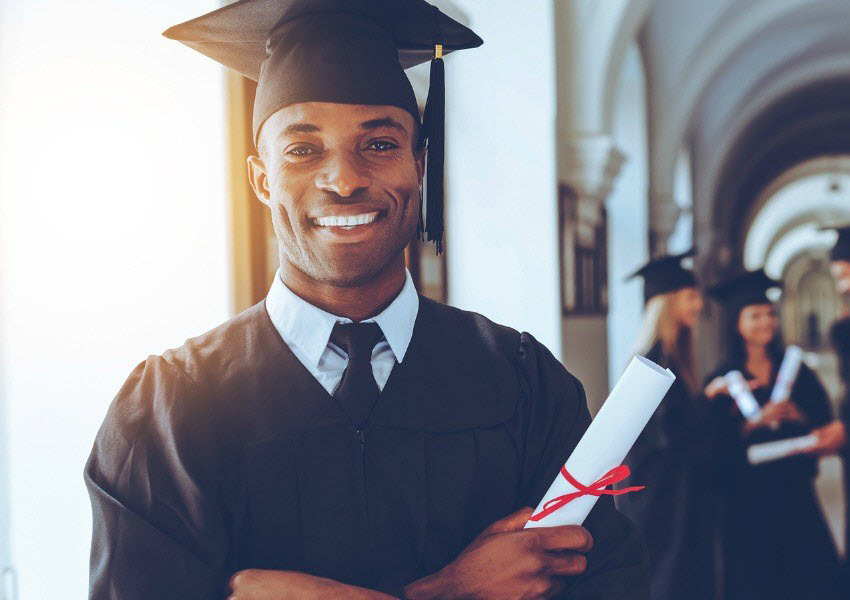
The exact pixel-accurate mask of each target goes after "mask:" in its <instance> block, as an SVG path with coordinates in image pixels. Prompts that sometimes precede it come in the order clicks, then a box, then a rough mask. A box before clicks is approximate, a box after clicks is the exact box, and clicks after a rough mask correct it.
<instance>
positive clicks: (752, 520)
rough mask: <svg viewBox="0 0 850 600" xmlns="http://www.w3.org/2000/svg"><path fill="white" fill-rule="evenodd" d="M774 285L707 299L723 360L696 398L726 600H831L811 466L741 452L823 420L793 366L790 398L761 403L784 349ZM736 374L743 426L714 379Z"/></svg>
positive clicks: (763, 281) (718, 291)
mask: <svg viewBox="0 0 850 600" xmlns="http://www.w3.org/2000/svg"><path fill="white" fill-rule="evenodd" d="M778 285H779V282H777V281H775V280H773V279H771V278H769V277H768V276H767V275H766V274H765V273H764V271H762V270H759V271H754V272H749V273H745V274H744V275H742V276H739V277H736V278H734V279H732V280H730V281H727V282H724V283H723V284H721V285H718V286H715V287H714V288H712V289H711V290H710V292H711V293H712V295H714V296H716V297H717V298H718V299H719V300H720V301H721V302H722V303H723V304H724V305H725V308H726V309H727V311H728V316H729V318H730V320H729V323H728V327H729V329H728V332H727V338H726V340H727V352H726V360H725V361H724V362H723V364H721V365H719V366H718V368H717V369H716V371H715V374H714V376H713V377H711V378H709V380H710V383H709V384H708V385H707V386H706V388H705V395H706V397H708V398H709V399H710V400H711V401H712V403H713V413H714V416H715V425H716V428H715V433H716V442H715V461H716V467H717V471H718V481H719V482H720V483H721V485H722V489H723V497H724V511H723V513H724V516H723V520H722V527H721V529H722V537H723V557H724V560H723V565H724V576H725V590H726V592H725V596H724V597H725V598H726V600H738V599H741V600H744V599H746V600H761V599H765V600H767V599H770V600H782V599H787V600H792V599H793V600H797V599H800V598H819V599H831V598H836V599H837V598H838V597H839V596H838V591H837V577H838V573H839V571H838V557H837V553H836V550H835V546H834V544H833V541H832V537H831V536H830V533H829V529H828V528H827V524H826V521H825V519H824V517H823V514H822V512H821V510H820V506H819V505H818V501H817V498H816V496H815V489H814V478H815V476H816V475H817V460H816V459H814V458H812V457H810V456H804V455H796V456H791V457H788V458H784V459H781V460H776V461H773V462H768V463H763V464H760V465H757V466H752V465H751V464H750V463H749V462H748V460H747V447H748V446H750V445H751V444H754V443H759V442H767V441H773V440H778V439H784V438H790V437H795V436H800V435H804V434H806V433H809V432H810V431H811V430H812V429H813V428H816V427H820V426H822V425H824V424H826V423H827V422H829V421H830V420H831V418H832V416H831V411H830V406H829V400H828V398H827V395H826V392H825V390H824V388H823V386H822V385H821V383H820V381H819V380H818V378H817V376H816V375H815V374H814V372H813V371H812V370H811V369H809V368H808V367H807V366H806V365H805V364H803V365H801V367H800V371H799V373H798V375H797V378H796V380H795V382H794V384H793V386H792V389H791V395H790V398H789V399H788V400H786V401H784V402H770V393H771V390H772V388H773V385H774V383H775V381H776V374H777V370H778V369H779V365H780V364H781V362H782V357H783V354H784V347H783V345H782V341H781V338H780V335H779V327H778V322H777V318H776V313H775V310H774V307H773V304H772V303H771V301H770V300H769V299H768V297H767V290H768V289H770V288H771V287H777V286H778ZM733 370H737V371H740V372H741V373H742V374H743V375H744V377H745V378H746V379H747V380H748V383H749V385H750V388H751V389H752V392H753V396H754V397H755V398H756V400H757V401H758V403H759V405H760V406H761V413H760V417H759V418H757V419H755V420H752V421H750V420H746V419H745V418H744V417H743V416H742V415H741V412H740V411H739V410H738V408H737V406H736V405H735V403H734V401H733V400H732V398H731V397H730V396H729V391H728V388H727V387H726V384H725V380H724V378H723V375H724V374H726V373H728V372H729V371H733Z"/></svg>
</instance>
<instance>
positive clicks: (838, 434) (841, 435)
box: [805, 420, 847, 456]
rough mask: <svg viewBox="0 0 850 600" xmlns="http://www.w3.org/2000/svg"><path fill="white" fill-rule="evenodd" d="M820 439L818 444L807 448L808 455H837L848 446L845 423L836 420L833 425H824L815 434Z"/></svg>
mask: <svg viewBox="0 0 850 600" xmlns="http://www.w3.org/2000/svg"><path fill="white" fill-rule="evenodd" d="M812 433H813V434H815V435H816V436H817V438H818V442H817V444H815V445H814V446H812V447H810V448H807V449H806V450H805V452H806V454H819V455H821V456H823V455H826V454H835V453H836V452H838V451H839V450H841V449H842V448H844V447H846V446H847V429H846V428H845V427H844V423H842V422H841V421H838V420H835V421H833V422H832V423H829V424H827V425H824V426H823V427H821V428H819V429H815V430H814V431H813V432H812Z"/></svg>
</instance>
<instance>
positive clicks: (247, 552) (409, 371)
mask: <svg viewBox="0 0 850 600" xmlns="http://www.w3.org/2000/svg"><path fill="white" fill-rule="evenodd" d="M166 35H168V36H169V37H174V38H177V39H180V40H182V41H184V42H185V43H186V44H187V45H189V46H191V47H193V48H195V49H198V50H199V51H201V52H203V53H205V54H208V55H210V56H212V57H213V58H215V59H216V60H219V61H220V62H223V63H224V64H226V65H228V66H230V67H232V68H235V69H237V70H239V71H240V72H242V73H243V74H246V75H249V76H252V77H254V78H255V79H258V80H259V81H258V91H257V101H256V104H255V107H254V133H255V141H256V142H257V146H258V155H257V156H254V157H251V158H250V159H249V176H250V180H251V184H252V186H253V188H254V190H255V192H256V194H257V196H258V198H259V199H260V200H261V201H262V202H263V203H265V204H266V205H267V206H268V208H269V209H270V212H271V216H272V221H273V224H274V228H275V233H276V235H277V238H278V242H279V249H280V252H279V254H280V270H279V272H278V274H277V276H276V277H275V280H274V283H273V285H272V287H271V290H270V291H269V294H268V297H267V298H266V299H265V301H264V302H262V303H260V304H258V305H256V306H254V307H252V308H250V309H248V310H247V311H245V312H243V313H242V314H240V315H238V316H236V317H235V318H233V319H231V320H230V321H227V322H226V323H224V324H223V325H221V326H219V327H217V328H215V329H213V330H212V331H210V332H208V333H206V334H204V335H202V336H200V337H197V338H194V339H191V340H189V341H187V342H186V343H185V344H184V345H183V346H181V347H180V348H177V349H174V350H168V351H166V352H165V353H163V354H162V355H161V356H151V357H149V358H148V359H147V360H145V361H144V362H143V363H141V364H139V365H138V366H137V367H136V369H135V370H134V371H133V372H132V373H131V375H130V376H129V378H128V379H127V381H126V383H125V384H124V386H123V387H122V389H121V390H120V391H119V393H118V395H117V397H116V398H115V400H114V401H113V403H112V405H111V406H110V408H109V412H108V414H107V416H106V419H105V421H104V423H103V426H102V427H101V429H100V431H99V433H98V435H97V439H96V440H95V444H94V448H93V450H92V453H91V456H90V458H89V461H88V463H87V465H86V469H85V479H86V484H87V486H88V489H89V493H90V496H91V500H92V507H93V515H94V533H93V540H92V554H91V584H90V597H91V598H95V599H98V600H99V599H105V598H119V599H121V600H133V599H136V598H139V599H141V598H145V599H148V598H180V599H191V598H223V597H225V596H226V595H227V594H228V593H229V591H232V593H233V596H232V597H233V598H238V599H239V600H246V599H247V600H251V599H262V598H269V599H271V598H275V599H277V598H290V597H295V598H310V597H315V598H322V597H362V598H381V597H386V596H385V594H387V595H390V596H402V597H407V598H451V597H471V598H486V597H553V596H557V597H564V598H576V599H591V598H592V599H603V598H605V599H607V598H645V597H647V593H648V566H647V562H646V555H645V551H644V549H643V545H642V542H641V540H640V538H639V536H638V535H637V534H636V532H635V529H634V528H633V526H632V525H631V524H630V522H629V521H628V520H627V519H626V518H625V517H623V516H621V515H620V514H619V513H618V512H617V511H616V510H615V509H614V506H613V504H612V502H611V499H610V497H603V498H601V499H600V500H599V502H598V503H597V505H596V507H595V509H594V510H593V511H592V513H591V515H590V516H589V518H588V519H587V521H586V522H585V523H584V526H585V527H578V526H564V527H552V528H541V529H530V530H527V531H524V530H522V527H523V525H524V523H525V522H526V520H527V518H528V517H529V516H530V514H531V512H532V509H531V508H529V507H532V506H535V505H536V504H537V503H538V501H539V500H540V498H541V497H542V496H543V494H544V492H545V491H546V490H547V488H548V486H549V485H550V483H551V482H552V480H553V479H554V478H555V477H556V476H557V474H558V472H559V469H560V467H561V465H562V464H563V463H564V461H565V460H566V458H567V457H568V456H569V454H570V452H571V451H572V449H573V448H574V447H575V445H576V444H577V442H578V440H579V439H580V438H581V436H582V434H583V433H584V431H585V429H586V428H587V426H588V423H589V421H590V417H589V414H588V411H587V408H586V405H585V398H584V392H583V389H582V387H581V384H580V383H579V382H578V381H577V380H576V379H575V378H574V377H573V376H572V375H570V374H569V373H568V372H567V371H566V370H565V369H564V368H563V367H562V366H561V364H560V363H559V362H558V361H557V360H556V359H555V358H554V357H553V356H552V354H551V353H550V352H549V351H548V350H547V349H546V348H545V347H543V346H542V345H541V344H540V343H539V342H537V341H536V340H535V339H534V338H533V337H532V336H531V335H529V334H527V333H519V332H517V331H514V330H512V329H510V328H508V327H504V326H501V325H497V324H495V323H493V322H491V321H489V320H487V319H486V318H484V317H482V316H480V315H477V314H474V313H469V312H464V311H460V310H457V309H454V308H450V307H448V306H444V305H442V304H439V303H436V302H433V301H431V300H428V299H426V298H424V297H421V296H419V295H418V294H417V293H416V290H415V289H414V287H413V283H412V281H411V278H410V275H409V273H407V272H406V270H405V268H404V248H405V246H406V245H407V244H408V242H409V241H410V240H411V238H413V237H414V235H416V233H417V231H421V230H422V229H423V227H422V225H421V223H422V221H421V213H420V202H421V200H420V198H421V191H420V190H421V184H422V179H423V173H424V171H425V152H424V150H423V140H427V145H428V163H429V164H428V180H427V181H428V201H427V204H428V206H427V209H428V213H429V214H428V216H427V220H426V222H425V224H424V229H425V230H426V232H427V233H428V236H429V238H431V239H433V240H435V241H439V240H440V238H441V234H442V231H441V229H442V202H441V200H442V198H441V192H442V188H441V181H442V173H441V170H440V169H441V161H442V157H441V156H440V151H439V146H440V145H441V143H442V137H441V136H442V131H441V129H442V97H441V94H442V89H441V88H442V77H441V75H442V61H441V60H440V59H439V58H438V57H439V56H440V54H441V53H442V52H448V51H451V50H454V49H462V48H469V47H474V46H477V45H479V44H480V43H481V40H480V39H479V38H478V37H477V36H476V35H475V34H474V33H472V32H471V31H470V30H468V29H466V28H465V27H463V26H462V25H460V24H459V23H456V22H455V21H453V20H451V19H449V18H448V17H446V16H444V15H442V13H440V12H439V11H437V10H436V9H434V8H433V7H431V6H430V5H428V4H427V3H425V2H424V1H421V0H403V1H402V0H369V1H365V0H361V1H359V2H349V1H346V0H313V1H307V0H303V1H299V0H286V1H284V0H242V1H241V2H237V3H235V4H233V5H230V6H227V7H224V8H222V9H219V10H217V11H215V12H213V13H210V14H208V15H204V16H202V17H199V18H198V19H194V20H193V21H190V22H188V23H185V24H183V25H180V26H177V27H175V28H172V29H171V30H169V31H168V32H166ZM437 44H439V45H441V46H442V47H441V48H440V47H437V48H435V45H437ZM435 51H436V52H435ZM435 54H436V58H435V60H434V61H432V83H431V94H430V95H429V96H431V97H429V101H428V105H427V107H426V115H425V122H424V124H420V121H419V113H418V109H417V106H416V101H415V98H414V95H413V91H412V89H411V87H410V83H409V82H408V80H407V78H406V76H405V75H404V72H403V66H408V65H410V64H415V63H416V62H422V61H425V60H428V59H430V58H432V57H434V56H435ZM435 85H437V86H438V87H439V88H440V89H438V90H436V92H435ZM432 152H434V154H432ZM435 172H436V175H434V173H435Z"/></svg>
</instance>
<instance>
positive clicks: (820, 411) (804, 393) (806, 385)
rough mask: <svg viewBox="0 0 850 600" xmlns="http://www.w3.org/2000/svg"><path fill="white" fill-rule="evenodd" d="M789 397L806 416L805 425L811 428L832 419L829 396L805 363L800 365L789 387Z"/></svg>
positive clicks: (820, 425)
mask: <svg viewBox="0 0 850 600" xmlns="http://www.w3.org/2000/svg"><path fill="white" fill-rule="evenodd" d="M791 398H792V400H793V401H794V402H795V403H796V404H797V406H798V407H799V408H800V410H801V411H802V412H803V414H804V415H805V416H806V419H808V423H807V425H808V426H809V427H811V428H812V429H816V428H818V427H822V426H823V425H826V424H827V423H829V422H830V421H831V420H832V408H831V407H830V404H829V396H827V394H826V390H825V389H824V387H823V384H822V383H821V382H820V380H819V379H818V376H817V375H815V373H814V371H812V370H811V369H810V368H809V367H808V366H806V365H800V371H799V373H797V379H796V381H795V382H794V385H793V387H792V388H791Z"/></svg>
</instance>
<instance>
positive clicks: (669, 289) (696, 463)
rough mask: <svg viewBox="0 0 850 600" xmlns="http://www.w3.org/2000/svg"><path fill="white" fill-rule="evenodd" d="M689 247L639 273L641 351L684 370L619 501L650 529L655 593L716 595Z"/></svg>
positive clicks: (637, 452)
mask: <svg viewBox="0 0 850 600" xmlns="http://www.w3.org/2000/svg"><path fill="white" fill-rule="evenodd" d="M693 254H694V252H693V250H691V251H689V252H685V253H684V254H677V255H672V256H661V257H658V258H655V259H653V260H651V261H649V262H648V263H647V264H646V265H644V266H642V267H641V268H640V269H638V270H637V271H636V272H635V273H634V274H633V275H632V276H631V277H641V278H643V290H644V299H645V301H646V306H645V308H644V317H643V324H642V326H641V334H640V339H639V340H638V342H637V344H636V347H635V352H636V353H637V354H642V355H644V356H646V357H647V358H648V359H650V360H651V361H653V362H655V363H657V364H659V365H662V366H664V367H668V368H669V369H670V370H671V371H673V373H674V374H675V375H676V381H674V382H673V385H672V386H671V388H670V390H669V391H668V392H667V395H666V396H664V399H663V400H662V401H661V404H660V405H659V407H658V409H657V410H656V411H655V414H654V415H653V416H652V418H651V419H650V421H649V423H648V424H647V426H646V428H645V429H644V430H643V432H642V433H641V435H640V437H638V439H637V442H635V445H634V446H633V447H632V450H631V452H629V454H628V456H627V457H626V459H625V461H624V463H625V464H626V465H628V466H629V468H630V469H631V471H632V476H631V477H630V478H629V479H628V480H627V481H625V482H624V483H623V486H628V485H633V484H634V483H635V482H640V483H641V485H646V489H645V490H644V491H642V492H641V493H640V494H626V495H624V496H619V497H618V498H617V500H616V501H617V508H619V509H620V510H621V511H622V512H623V513H625V514H626V515H627V516H628V517H629V518H631V519H632V520H633V521H634V522H635V523H636V524H637V525H638V527H639V528H640V529H642V530H643V533H644V537H645V538H646V542H647V546H648V548H649V557H650V568H651V591H652V598H653V599H655V600H674V599H678V598H692V599H700V598H704V599H706V600H711V599H713V598H714V591H713V590H714V587H713V578H714V568H713V556H712V553H713V550H712V535H713V533H712V532H713V517H712V515H713V511H712V509H713V502H712V495H711V490H710V478H709V477H708V476H707V473H708V470H709V469H708V465H709V461H710V455H709V447H708V443H709V440H710V436H709V435H708V433H709V425H708V424H709V419H708V413H707V410H706V408H705V406H704V399H703V398H702V397H701V394H700V390H699V388H698V387H697V377H696V373H695V368H694V327H695V326H696V323H697V320H698V319H699V315H700V312H701V311H702V307H703V300H702V294H701V293H700V290H699V285H698V283H697V280H696V277H695V276H694V273H693V271H692V270H690V269H689V268H685V266H683V262H684V259H686V258H688V257H691V256H693Z"/></svg>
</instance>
